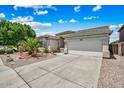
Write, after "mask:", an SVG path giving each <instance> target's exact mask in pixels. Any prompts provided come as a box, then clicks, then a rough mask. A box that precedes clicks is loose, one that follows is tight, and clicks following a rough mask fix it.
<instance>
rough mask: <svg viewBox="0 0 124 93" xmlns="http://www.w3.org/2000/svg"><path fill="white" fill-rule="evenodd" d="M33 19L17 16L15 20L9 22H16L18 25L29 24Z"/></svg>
mask: <svg viewBox="0 0 124 93" xmlns="http://www.w3.org/2000/svg"><path fill="white" fill-rule="evenodd" d="M33 19H34V18H33V17H32V16H24V17H22V16H18V17H16V18H13V19H12V20H10V21H11V22H18V23H24V22H31V21H33Z"/></svg>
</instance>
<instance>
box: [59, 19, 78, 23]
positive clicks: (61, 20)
mask: <svg viewBox="0 0 124 93" xmlns="http://www.w3.org/2000/svg"><path fill="white" fill-rule="evenodd" d="M58 22H59V23H60V24H63V23H69V22H70V23H76V22H77V20H75V19H73V18H72V19H70V20H69V21H67V20H63V19H60V20H59V21H58Z"/></svg>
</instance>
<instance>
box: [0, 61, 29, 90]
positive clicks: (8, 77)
mask: <svg viewBox="0 0 124 93" xmlns="http://www.w3.org/2000/svg"><path fill="white" fill-rule="evenodd" d="M12 87H13V88H16V87H18V88H21V87H22V88H25V87H29V86H28V85H27V84H26V83H25V82H24V80H23V79H22V78H20V77H19V75H18V74H17V73H16V72H15V71H14V70H13V69H11V68H9V67H7V66H5V65H3V63H2V60H1V59H0V88H12Z"/></svg>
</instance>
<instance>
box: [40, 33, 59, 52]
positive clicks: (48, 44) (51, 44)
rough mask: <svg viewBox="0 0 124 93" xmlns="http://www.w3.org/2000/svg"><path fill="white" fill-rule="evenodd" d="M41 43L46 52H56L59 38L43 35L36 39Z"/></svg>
mask: <svg viewBox="0 0 124 93" xmlns="http://www.w3.org/2000/svg"><path fill="white" fill-rule="evenodd" d="M38 38H39V39H40V41H41V42H42V45H43V47H44V48H46V49H48V51H57V50H58V48H59V47H58V45H59V38H57V37H55V36H51V35H44V36H39V37H38Z"/></svg>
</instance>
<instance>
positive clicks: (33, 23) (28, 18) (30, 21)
mask: <svg viewBox="0 0 124 93" xmlns="http://www.w3.org/2000/svg"><path fill="white" fill-rule="evenodd" d="M10 21H11V22H17V23H21V24H27V25H30V26H31V27H32V28H33V29H34V30H36V31H42V30H45V29H48V28H50V27H51V26H52V24H51V23H41V22H36V21H33V17H32V16H25V17H21V16H19V17H16V18H13V19H12V20H10Z"/></svg>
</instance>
